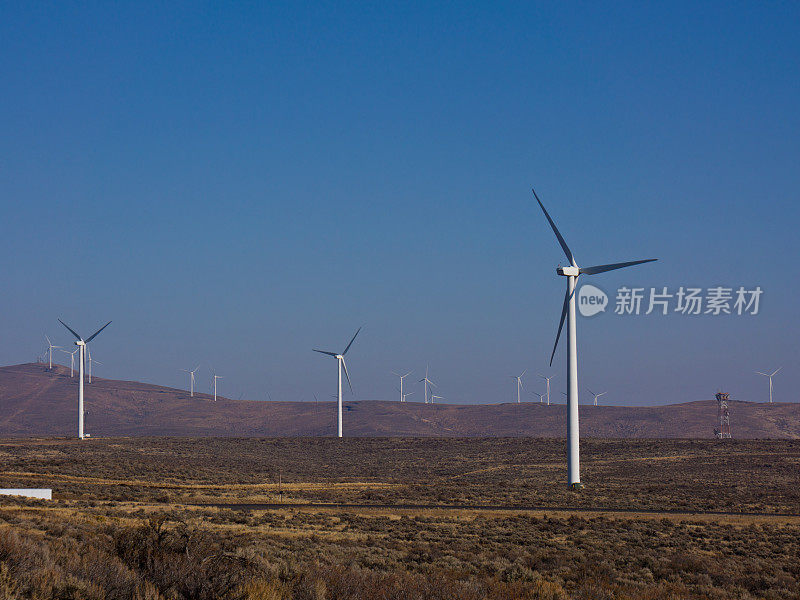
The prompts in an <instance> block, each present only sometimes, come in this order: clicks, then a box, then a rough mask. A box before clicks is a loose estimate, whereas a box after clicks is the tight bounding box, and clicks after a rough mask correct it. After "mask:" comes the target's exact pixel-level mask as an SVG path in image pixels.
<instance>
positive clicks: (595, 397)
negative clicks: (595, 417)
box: [586, 388, 608, 406]
mask: <svg viewBox="0 0 800 600" xmlns="http://www.w3.org/2000/svg"><path fill="white" fill-rule="evenodd" d="M586 391H587V392H589V393H590V394H591V395H592V396H594V405H595V406H597V399H598V398H599V397H600V396H605V395H606V394H607V393H608V392H600V393H599V394H596V393H594V392H593V391H592V390H590V389H589V388H586Z"/></svg>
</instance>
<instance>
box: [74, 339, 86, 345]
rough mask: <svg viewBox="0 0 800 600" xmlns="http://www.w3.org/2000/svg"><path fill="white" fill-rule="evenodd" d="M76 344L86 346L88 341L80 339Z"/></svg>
mask: <svg viewBox="0 0 800 600" xmlns="http://www.w3.org/2000/svg"><path fill="white" fill-rule="evenodd" d="M75 345H76V346H85V345H86V342H84V341H83V340H78V341H77V342H75Z"/></svg>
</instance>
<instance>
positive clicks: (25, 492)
mask: <svg viewBox="0 0 800 600" xmlns="http://www.w3.org/2000/svg"><path fill="white" fill-rule="evenodd" d="M0 496H25V497H26V498H40V499H41V500H52V499H53V490H52V489H50V488H3V489H0Z"/></svg>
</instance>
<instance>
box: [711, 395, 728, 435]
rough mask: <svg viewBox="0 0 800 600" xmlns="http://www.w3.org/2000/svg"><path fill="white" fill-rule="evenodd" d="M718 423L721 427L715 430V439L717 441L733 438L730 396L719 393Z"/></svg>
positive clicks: (717, 397) (717, 396)
mask: <svg viewBox="0 0 800 600" xmlns="http://www.w3.org/2000/svg"><path fill="white" fill-rule="evenodd" d="M715 397H716V399H717V421H718V423H719V427H715V428H714V437H715V438H717V439H723V438H730V437H731V414H730V411H729V410H728V400H729V398H728V394H726V393H725V392H717V394H716V396H715Z"/></svg>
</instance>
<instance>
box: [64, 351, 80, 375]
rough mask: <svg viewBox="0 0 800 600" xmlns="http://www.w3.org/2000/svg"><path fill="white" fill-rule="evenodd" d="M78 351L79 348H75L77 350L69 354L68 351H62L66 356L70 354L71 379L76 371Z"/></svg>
mask: <svg viewBox="0 0 800 600" xmlns="http://www.w3.org/2000/svg"><path fill="white" fill-rule="evenodd" d="M77 351H78V349H77V348H75V350H73V351H72V352H69V351H68V350H61V352H63V353H64V354H69V376H70V377H72V373H73V371H74V370H75V353H76V352H77Z"/></svg>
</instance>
